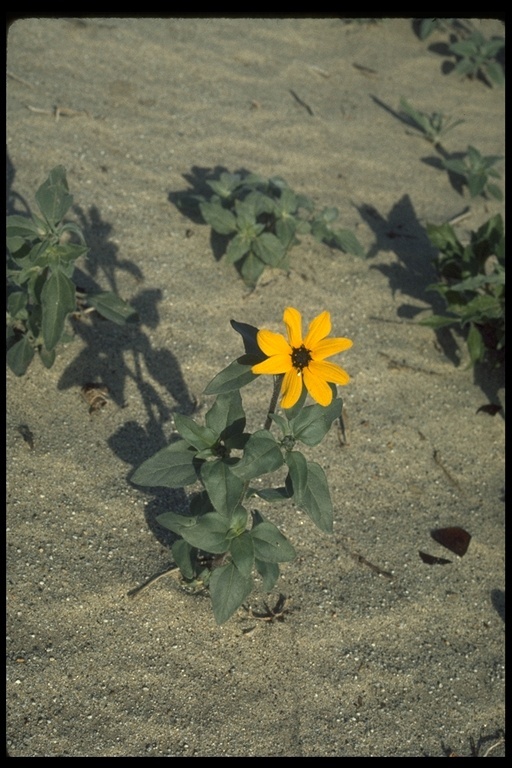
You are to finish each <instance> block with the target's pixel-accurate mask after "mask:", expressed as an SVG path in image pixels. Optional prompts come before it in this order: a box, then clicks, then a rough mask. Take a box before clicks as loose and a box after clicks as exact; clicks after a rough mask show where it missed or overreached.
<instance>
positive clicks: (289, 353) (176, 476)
mask: <svg viewBox="0 0 512 768" xmlns="http://www.w3.org/2000/svg"><path fill="white" fill-rule="evenodd" d="M283 321H284V325H285V327H286V337H285V336H283V335H282V334H280V333H275V332H273V331H269V330H266V329H261V330H258V328H255V327H254V326H252V325H248V324H246V323H240V322H236V321H234V320H232V321H231V325H232V327H233V328H234V330H235V331H237V332H238V333H239V334H240V335H241V337H242V341H243V345H244V350H245V351H244V354H242V355H241V356H239V357H238V358H237V359H236V360H234V361H233V362H232V363H230V365H228V366H227V368H225V369H224V370H222V371H221V372H220V373H218V374H217V375H216V376H215V378H214V379H213V380H212V381H211V382H210V383H209V384H208V386H207V387H206V389H205V394H207V395H215V396H216V398H215V401H214V402H213V405H212V406H211V408H210V409H209V411H208V412H207V413H206V415H205V420H204V424H198V423H197V422H196V421H195V420H194V419H192V418H191V417H190V416H185V415H182V414H177V415H176V417H175V425H176V430H177V432H178V437H177V439H176V440H174V441H173V442H171V443H170V444H169V445H168V446H166V447H165V448H163V449H161V450H160V451H158V453H156V454H155V455H154V456H152V457H151V458H150V459H148V460H147V461H145V462H144V463H143V464H142V465H141V466H140V467H139V468H138V469H137V470H136V472H135V474H134V475H133V477H132V481H133V482H134V483H135V484H137V485H141V486H150V487H156V486H163V487H167V488H177V487H182V486H188V485H196V488H197V490H195V492H193V493H192V495H191V496H190V508H189V511H188V514H180V513H178V512H175V511H172V510H170V511H168V512H164V513H163V514H161V515H159V517H158V522H159V523H160V524H161V525H162V526H163V527H164V528H167V529H169V530H171V531H172V532H173V533H174V534H176V536H177V539H176V540H175V542H174V543H173V545H172V555H173V558H174V561H175V563H176V565H177V566H178V567H179V569H180V572H181V577H182V579H183V581H184V582H185V584H188V585H192V587H193V588H195V587H198V588H200V589H203V588H207V589H208V591H209V594H210V597H211V602H212V608H213V613H214V616H215V619H216V621H217V623H219V624H221V623H223V622H225V621H227V620H228V619H229V618H230V616H232V615H233V613H234V612H235V611H236V610H237V609H238V608H239V607H240V606H241V605H242V603H243V602H244V600H245V599H246V598H247V596H248V595H249V593H250V592H251V591H252V589H253V587H254V579H255V576H256V575H257V576H258V578H259V580H260V581H261V584H262V585H263V588H264V589H265V590H266V591H267V592H270V591H272V589H273V588H274V586H275V584H276V582H277V580H278V578H279V563H284V562H288V561H291V560H293V559H294V557H295V549H294V547H293V545H292V544H291V543H290V541H288V539H287V538H286V537H285V536H284V534H283V533H282V532H281V531H280V530H279V528H278V527H277V526H276V525H275V524H274V523H273V522H271V521H270V520H268V519H267V518H266V516H264V515H263V513H262V512H261V506H262V504H282V503H283V502H287V501H288V502H291V503H292V504H294V505H295V506H296V507H297V508H298V509H300V510H303V511H304V512H306V513H307V514H308V515H309V517H310V518H311V520H312V521H313V522H314V523H315V525H317V526H318V527H319V528H320V529H321V530H322V531H325V532H327V533H329V532H331V531H332V527H333V508H332V502H331V497H330V493H329V487H328V484H327V478H326V475H325V473H324V471H323V469H322V467H321V466H320V465H319V464H317V463H316V462H314V461H311V460H310V459H308V458H306V456H305V455H304V454H303V453H302V452H301V450H300V448H301V445H305V446H308V447H310V446H316V445H318V444H319V443H320V442H321V441H322V440H323V438H324V437H325V436H326V434H327V432H328V431H329V429H330V427H331V425H332V423H333V422H334V421H335V420H336V419H338V418H340V417H341V411H342V407H343V403H342V400H341V398H340V397H338V395H337V389H336V385H337V384H340V385H345V384H348V382H349V380H350V379H349V376H348V374H347V373H346V372H345V371H344V370H343V369H342V368H340V367H339V366H338V365H337V364H335V363H332V362H328V361H327V360H326V358H328V357H331V356H332V355H335V354H338V353H339V352H343V351H345V350H347V349H349V348H350V347H351V346H352V342H351V341H350V339H347V338H341V337H340V338H331V337H329V334H330V332H331V319H330V314H329V312H322V313H321V314H319V315H318V316H317V317H316V318H315V319H314V320H313V321H312V322H311V323H310V324H309V327H308V331H307V333H306V335H305V336H303V335H302V318H301V314H300V312H299V311H298V310H296V309H294V308H293V307H288V308H286V309H285V311H284V315H283ZM261 375H270V376H272V377H273V386H272V394H271V398H270V403H269V406H268V409H267V413H266V416H265V422H264V426H263V428H262V429H257V430H256V431H254V432H253V433H250V432H247V431H246V415H245V412H244V408H243V404H242V398H241V394H240V390H241V389H242V388H243V387H244V386H246V385H248V384H250V383H251V382H252V381H254V380H255V379H257V378H258V377H259V376H261ZM308 395H309V396H310V397H311V399H312V400H313V401H315V402H313V403H312V404H307V405H306V400H307V397H308ZM279 398H281V399H280V407H281V412H280V413H277V412H276V407H277V404H278V400H279ZM278 470H282V471H283V473H284V481H283V484H282V485H280V486H278V487H270V486H267V485H266V484H265V481H264V478H265V476H267V475H268V474H269V473H271V472H275V471H278ZM262 478H263V482H262ZM249 507H250V509H249Z"/></svg>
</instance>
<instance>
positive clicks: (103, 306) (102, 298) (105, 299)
mask: <svg viewBox="0 0 512 768" xmlns="http://www.w3.org/2000/svg"><path fill="white" fill-rule="evenodd" d="M87 302H88V304H89V305H90V306H91V307H94V309H95V310H96V311H97V312H99V313H100V315H102V317H105V318H106V319H107V320H111V321H112V322H113V323H116V325H125V323H136V322H138V320H139V316H138V314H137V312H136V311H135V309H133V307H131V306H130V305H129V304H128V303H127V302H126V301H123V299H121V298H119V296H117V294H115V293H112V292H111V291H105V292H104V293H93V294H87Z"/></svg>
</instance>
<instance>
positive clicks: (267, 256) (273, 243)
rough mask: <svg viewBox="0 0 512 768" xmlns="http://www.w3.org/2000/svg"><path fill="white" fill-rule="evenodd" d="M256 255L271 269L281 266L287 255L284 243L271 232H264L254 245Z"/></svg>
mask: <svg viewBox="0 0 512 768" xmlns="http://www.w3.org/2000/svg"><path fill="white" fill-rule="evenodd" d="M252 250H253V252H254V253H255V255H256V256H257V257H258V258H259V259H261V261H263V262H264V263H265V264H268V265H269V266H271V267H277V266H279V263H280V262H281V261H282V259H283V256H284V254H285V249H284V246H283V243H281V241H280V240H279V238H278V237H276V235H273V234H272V233H271V232H263V234H261V235H260V236H259V237H257V238H256V239H255V240H254V241H253V243H252Z"/></svg>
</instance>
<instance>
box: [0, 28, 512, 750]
mask: <svg viewBox="0 0 512 768" xmlns="http://www.w3.org/2000/svg"><path fill="white" fill-rule="evenodd" d="M476 23H477V24H478V25H479V26H481V28H482V29H483V31H484V33H486V34H497V35H503V34H504V33H503V27H502V25H501V23H500V22H498V21H496V20H485V21H482V22H478V21H477V22H476ZM445 39H446V38H445V37H443V36H440V35H438V36H437V37H436V36H433V37H432V38H429V39H428V40H427V41H425V42H421V41H419V40H418V38H417V37H416V36H415V35H414V33H413V30H412V26H411V21H410V20H406V19H392V20H387V21H382V22H380V23H379V24H372V25H365V24H356V23H354V24H345V23H343V22H342V21H340V20H339V19H284V20H276V19H259V20H248V19H181V20H180V19H160V20H154V19H145V18H143V19H116V18H112V19H110V18H102V19H26V20H23V21H19V22H17V23H16V24H15V25H14V26H13V27H12V28H11V29H10V32H9V38H8V62H7V63H8V71H9V79H8V94H7V96H8V117H7V153H8V192H9V199H8V204H9V210H10V212H13V211H16V212H23V211H24V210H26V206H27V205H29V206H32V205H33V201H34V192H35V191H36V189H37V187H38V186H39V185H40V184H41V183H42V182H43V181H44V179H45V178H46V176H47V174H48V172H49V170H50V169H51V168H53V167H54V166H55V165H58V164H62V165H64V166H65V167H66V169H67V172H68V181H69V185H70V189H71V192H72V193H73V195H74V197H75V202H76V204H77V206H78V208H77V209H76V210H75V215H76V217H77V220H79V221H80V222H81V224H82V226H83V227H84V229H85V231H86V237H87V241H88V244H89V245H90V247H91V254H90V257H89V258H88V259H87V260H84V261H83V263H81V264H80V265H78V266H79V277H80V281H78V280H77V282H81V283H82V284H83V285H84V286H85V287H89V288H92V287H96V288H97V287H101V288H102V289H105V290H109V289H114V290H116V291H118V292H119V294H120V295H121V296H122V297H123V298H125V299H127V300H130V301H131V302H132V303H133V304H134V305H135V306H136V307H137V309H138V310H139V313H140V317H141V323H140V325H139V326H138V327H137V328H131V329H120V328H118V327H115V326H112V325H110V324H109V323H106V322H101V321H99V320H98V321H93V322H91V323H90V324H82V325H81V326H78V327H77V328H76V331H77V336H76V340H75V342H74V343H72V344H69V345H67V346H66V347H63V348H61V350H60V355H59V356H58V358H57V362H56V364H55V366H54V367H53V368H52V369H51V370H49V371H47V370H45V369H44V368H43V367H42V365H40V363H39V362H38V361H36V362H34V363H33V364H32V365H31V367H30V369H29V371H28V373H27V375H26V376H24V377H23V378H21V379H16V378H15V377H14V376H13V375H11V374H10V373H8V375H7V387H8V389H7V456H8V498H7V501H8V506H7V591H8V598H9V599H8V627H7V633H8V639H7V672H8V682H7V749H8V752H9V754H10V755H11V756H13V757H18V756H37V757H42V756H66V755H67V756H72V757H78V756H128V755H133V756H137V757H145V756H149V757H152V756H155V757H157V756H215V755H223V756H224V755H227V756H230V755H240V756H265V755H285V756H286V755H288V756H331V755H332V756H432V757H433V756H445V755H447V754H448V753H449V752H450V751H454V752H456V753H457V754H459V755H464V756H466V755H470V754H471V749H472V746H471V745H472V744H474V745H475V747H477V748H479V754H480V755H483V754H485V753H486V751H487V750H488V749H489V747H491V746H492V745H493V744H495V743H496V742H497V741H498V740H499V739H500V738H501V736H502V733H503V728H504V512H505V509H504V421H503V417H502V415H501V414H498V415H496V416H494V417H492V416H489V415H488V414H485V413H483V412H477V411H478V409H479V407H480V406H482V405H484V404H486V403H489V402H494V403H501V404H502V405H503V404H504V388H503V381H502V380H501V378H500V377H499V376H491V375H487V374H486V372H485V371H477V372H476V373H475V374H474V373H473V371H472V370H471V369H468V368H467V363H468V356H467V351H466V348H465V344H464V342H463V340H462V339H461V338H460V337H458V336H456V335H455V336H453V337H452V341H451V343H450V341H449V338H444V339H441V342H442V343H440V340H438V339H437V338H436V336H435V334H434V333H433V332H432V331H431V330H429V329H428V328H424V327H419V326H418V325H416V324H415V322H414V318H415V316H416V314H417V311H418V310H419V309H426V308H428V307H430V306H431V300H432V298H433V295H432V294H430V295H428V294H427V293H426V291H425V288H426V286H427V285H428V284H429V283H430V282H432V281H433V280H434V277H435V275H434V271H433V267H432V256H433V252H432V249H431V247H430V245H429V242H428V240H427V238H426V235H425V232H424V226H425V224H426V222H427V221H431V222H434V223H441V222H442V221H445V220H447V219H448V218H450V217H451V216H453V215H454V214H457V213H458V212H459V211H461V210H462V209H463V208H464V207H465V206H466V205H470V206H471V216H470V217H469V218H468V219H466V220H464V222H462V223H461V225H460V226H459V227H458V232H459V235H460V236H461V237H467V234H468V232H469V231H470V230H471V229H476V228H477V227H478V226H479V225H480V224H481V223H482V222H483V221H485V220H486V219H487V218H489V216H490V215H492V214H494V213H497V212H499V211H501V210H502V205H501V204H500V203H496V202H488V201H485V200H484V199H483V198H478V199H475V200H470V199H469V197H468V196H467V194H466V195H465V196H461V194H460V192H459V191H458V190H457V189H454V188H453V187H452V186H451V184H450V183H449V180H448V177H447V174H446V173H445V172H443V171H441V170H440V169H439V168H436V167H435V164H433V163H432V158H434V157H435V151H434V150H433V148H432V147H431V146H430V145H429V144H428V143H427V142H425V141H424V140H423V139H422V138H421V137H419V136H416V135H413V132H412V131H408V130H407V128H406V126H405V125H404V124H403V123H401V122H400V121H399V120H397V119H396V118H395V117H394V116H393V114H392V111H393V110H398V108H399V100H400V97H401V96H403V97H405V98H406V99H407V100H409V101H410V102H412V103H413V104H414V105H415V106H416V107H417V108H419V109H422V110H424V111H426V112H433V111H442V112H445V113H448V114H450V115H452V116H453V117H455V118H463V119H464V120H465V122H464V123H463V124H462V125H461V126H459V127H458V128H456V129H455V130H454V131H453V133H450V134H448V135H447V138H446V141H445V142H444V146H445V148H446V149H447V150H448V151H450V152H455V151H461V152H462V151H465V149H466V147H467V145H468V144H473V145H474V146H476V147H477V148H478V149H479V150H480V151H481V152H482V154H501V155H503V154H504V93H503V90H499V89H491V88H488V87H486V86H485V85H484V84H483V83H480V82H478V81H469V80H465V81H461V80H460V79H459V78H458V77H455V76H453V75H445V74H444V73H443V69H442V67H443V61H444V60H445V59H444V58H443V57H442V56H440V55H439V53H438V52H436V49H433V48H432V47H431V46H432V45H433V44H435V43H438V44H439V43H440V42H442V41H443V40H445ZM356 65H358V66H356ZM292 90H293V91H294V92H295V93H296V94H297V95H298V96H299V97H300V99H301V100H302V101H303V102H304V103H306V104H307V105H309V107H310V112H312V114H311V113H310V112H309V111H307V110H306V109H305V108H304V106H302V105H301V104H300V103H299V102H298V101H297V100H296V99H294V98H293V96H292V95H291V91H292ZM56 106H58V107H59V108H60V110H61V112H60V117H59V119H56V118H55V114H53V113H52V110H53V109H54V107H56ZM29 107H32V108H36V109H37V110H40V111H34V109H29ZM63 108H64V110H63ZM66 109H68V110H75V111H77V112H78V114H75V115H72V116H70V115H69V114H68V115H66V114H65V110H66ZM41 110H43V111H41ZM44 110H46V111H44ZM429 158H430V160H429ZM220 168H224V169H227V170H230V171H235V170H237V169H247V170H250V171H254V172H256V173H259V174H261V175H263V176H272V175H280V176H282V177H283V178H285V179H286V181H287V182H288V183H289V184H290V186H291V187H292V188H293V189H294V190H295V191H297V192H302V193H304V194H308V195H310V196H311V197H312V198H313V199H314V201H315V202H316V203H317V204H318V206H319V207H322V206H330V205H335V206H337V207H338V208H339V210H340V212H341V224H342V225H343V226H345V227H347V228H350V229H353V230H354V231H355V232H356V233H357V236H358V238H359V239H360V241H361V242H362V243H363V245H364V246H365V248H367V249H368V253H369V257H368V259H367V260H362V259H358V258H356V257H353V256H349V255H345V254H343V253H341V252H339V251H335V250H331V249H329V248H327V247H326V246H324V245H321V244H318V243H316V242H315V241H313V240H312V239H310V238H307V237H305V238H303V240H302V243H301V245H300V246H298V247H297V248H296V249H295V250H294V251H293V253H292V270H291V272H290V274H289V275H286V274H283V273H274V274H269V275H266V276H265V279H264V280H263V281H262V284H261V285H259V286H258V288H257V289H256V290H255V291H254V292H253V293H252V294H250V295H249V294H248V292H247V290H246V289H245V287H244V285H243V283H242V282H241V280H240V279H239V277H238V275H237V273H236V271H235V270H234V269H233V267H231V266H230V265H228V264H226V263H225V262H224V261H223V260H220V261H219V260H216V259H215V258H214V255H213V252H212V247H211V243H210V230H209V228H208V227H207V226H206V225H203V224H200V223H198V222H194V221H191V220H190V219H189V218H187V216H186V215H185V214H184V213H183V212H181V211H180V209H179V207H178V206H177V205H176V202H177V201H179V199H180V193H183V192H184V191H185V190H190V189H191V187H192V186H196V187H197V186H198V185H200V183H201V180H202V179H204V175H205V173H207V172H213V171H214V170H215V169H220ZM498 168H499V169H500V170H501V171H502V172H503V165H500V166H498ZM288 305H292V306H295V307H297V308H299V309H300V310H301V311H302V312H303V314H304V316H305V317H306V318H308V319H311V318H312V317H314V316H315V315H317V314H318V313H319V312H321V311H322V310H324V309H328V310H329V311H330V312H331V314H332V318H333V332H334V333H335V335H340V336H341V335H343V336H348V337H349V338H351V339H353V341H354V345H353V348H352V349H351V350H350V351H348V352H346V353H344V355H343V356H342V359H341V358H340V362H342V364H343V366H344V367H345V368H346V369H347V370H348V372H349V373H350V374H351V377H352V381H351V384H350V385H349V386H348V387H345V388H344V390H343V393H342V394H343V397H344V399H345V404H346V413H347V425H348V432H349V444H348V445H345V446H341V445H340V440H339V435H338V433H337V431H336V430H335V429H333V430H331V432H330V433H329V435H328V437H327V439H326V440H325V441H324V442H323V443H322V444H321V446H319V447H318V448H317V449H311V457H312V458H314V459H315V460H316V461H318V462H319V463H320V464H322V466H323V467H324V469H325V471H326V473H327V476H328V479H329V483H330V487H331V493H332V497H333V502H334V507H335V526H334V533H333V535H331V536H327V535H324V534H322V533H321V532H320V531H318V530H317V529H315V528H314V526H313V524H312V523H311V522H310V521H309V520H308V518H307V517H306V516H305V515H304V514H302V513H299V512H297V511H296V510H295V509H294V508H293V506H292V505H289V507H286V508H280V509H275V508H273V509H272V511H271V512H270V510H269V513H270V516H271V519H273V520H274V521H275V522H276V523H278V524H279V525H281V526H282V527H283V530H284V531H285V532H286V535H287V536H288V537H289V538H290V540H291V541H292V542H293V544H294V545H295V547H296V549H297V551H298V558H297V560H296V561H295V562H293V563H289V564H286V565H285V566H284V567H283V569H282V577H281V580H280V582H279V583H278V587H277V590H276V593H275V594H274V595H272V596H271V599H272V600H275V599H277V596H278V593H279V592H282V593H284V594H286V596H287V597H288V598H289V599H290V601H291V602H290V605H291V607H292V608H293V611H292V612H291V613H290V614H288V615H287V616H286V619H285V621H284V622H283V623H277V622H274V623H272V624H267V623H263V622H256V621H255V620H254V619H251V617H250V616H249V615H248V614H247V612H245V611H243V610H240V611H239V612H238V613H237V614H236V615H235V617H234V618H233V619H232V620H231V621H229V622H228V623H227V624H225V625H223V626H221V627H218V626H216V624H215V622H214V619H213V617H212V614H211V610H210V605H209V601H208V599H207V598H205V597H193V596H190V595H188V594H187V593H185V592H184V591H182V590H181V589H180V587H179V585H178V583H177V582H176V580H175V579H174V578H173V577H166V578H164V579H162V580H160V581H159V582H157V583H156V584H154V585H152V586H150V587H148V589H147V590H145V591H144V592H142V593H141V594H140V596H139V597H138V598H137V599H135V600H130V599H129V598H127V592H128V591H129V590H130V589H132V588H133V587H134V586H136V585H137V584H140V583H142V582H143V581H144V580H146V579H148V578H149V577H150V576H152V575H153V574H155V573H158V572H159V571H161V570H163V569H165V568H166V567H167V566H168V565H169V564H170V562H171V558H170V552H169V549H168V543H169V539H168V537H167V534H166V531H164V530H163V529H161V528H159V527H158V526H157V524H156V523H155V521H154V518H155V516H156V515H157V514H159V513H160V512H162V511H165V510H166V509H170V508H173V509H176V508H181V507H182V506H183V504H184V503H185V501H186V499H185V496H184V493H183V492H182V491H167V492H166V491H164V490H162V492H161V493H159V494H155V493H150V492H148V491H147V490H144V489H141V488H138V487H135V486H134V485H132V484H131V483H130V476H131V474H132V473H133V470H134V468H136V467H137V466H139V465H140V463H141V462H142V461H143V460H144V459H146V458H148V457H149V456H150V455H152V454H153V453H154V452H155V451H156V450H158V449H159V448H160V447H162V446H163V445H165V444H166V442H168V440H169V439H170V437H171V435H172V434H173V414H174V413H176V412H178V411H180V412H187V413H190V412H191V411H192V410H193V409H194V408H195V409H196V414H197V415H198V416H199V417H201V415H202V414H204V412H205V411H206V410H207V408H208V407H209V404H210V403H211V401H212V399H211V398H207V397H205V396H204V395H203V394H202V391H203V389H204V387H205V386H206V384H207V383H208V382H209V381H210V379H211V378H212V377H213V376H214V375H215V374H216V373H217V372H218V371H219V370H220V369H221V368H223V367H224V366H225V365H226V364H227V363H228V362H229V361H231V360H232V359H234V358H235V357H236V356H238V355H239V354H240V353H241V347H240V340H239V338H238V336H237V334H235V333H234V332H233V331H232V329H231V327H230V325H229V320H230V319H231V318H235V319H236V320H240V321H243V322H247V323H250V324H252V325H256V326H258V327H262V326H266V327H269V328H273V329H275V330H280V329H281V317H282V312H283V309H284V307H285V306H288ZM88 381H94V382H102V383H104V384H106V385H107V386H108V387H109V389H110V391H111V401H110V402H109V404H108V405H107V407H105V408H104V409H103V410H102V411H101V412H99V413H97V414H93V416H92V417H91V416H89V414H88V410H87V405H86V404H85V403H84V402H83V400H82V399H81V397H80V388H81V386H82V385H83V384H84V383H86V382H88ZM269 386H270V383H269V380H265V379H264V378H262V379H261V380H258V381H257V382H255V384H254V385H252V386H251V387H248V388H246V389H245V390H244V391H243V394H244V402H245V405H246V408H247V410H248V412H249V422H250V426H251V427H252V428H255V427H256V426H258V425H261V424H262V423H263V420H264V413H265V407H266V403H267V400H268V397H269ZM23 425H25V427H28V429H29V430H30V432H31V433H32V435H33V448H32V449H31V448H30V446H29V444H28V443H27V442H26V440H24V439H23V436H22V434H21V432H20V430H21V431H23ZM262 511H265V510H263V508H262ZM449 525H457V526H462V527H464V528H465V529H466V530H468V531H469V532H470V533H471V535H472V541H471V544H470V547H469V550H468V552H467V554H466V555H465V557H463V558H458V557H456V556H451V554H450V553H449V552H448V551H447V550H445V549H443V548H442V547H441V546H439V545H438V544H436V543H435V542H433V541H432V539H431V537H430V530H431V529H432V528H436V527H440V526H449ZM418 550H424V551H427V552H430V553H431V554H433V555H436V556H445V557H446V556H448V557H450V559H452V560H453V562H452V564H450V565H444V566H429V565H427V564H425V563H423V562H422V560H421V559H420V557H419V555H418ZM359 556H361V557H362V558H363V559H361V557H359ZM368 563H369V564H371V565H373V566H374V567H373V568H372V567H370V566H369V565H368ZM382 571H385V572H389V573H390V574H391V575H392V578H388V577H387V576H386V575H382V573H381V572H382ZM261 598H262V595H260V594H259V593H256V594H255V596H254V600H253V603H252V604H253V605H254V606H257V605H261ZM246 630H253V631H248V632H246ZM503 755H504V746H503V744H500V745H499V746H498V747H496V748H495V749H494V750H493V751H492V752H490V756H496V757H497V756H503Z"/></svg>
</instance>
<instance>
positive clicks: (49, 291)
mask: <svg viewBox="0 0 512 768" xmlns="http://www.w3.org/2000/svg"><path fill="white" fill-rule="evenodd" d="M41 302H42V305H43V322H42V332H43V339H44V345H45V347H46V349H47V350H48V351H49V352H51V351H52V349H54V348H55V347H56V346H57V344H58V342H59V341H60V338H61V336H62V333H63V331H64V322H65V320H66V317H67V316H68V315H69V314H70V313H71V312H73V311H74V310H75V309H76V298H75V285H74V283H73V282H72V281H71V280H70V279H69V277H67V276H66V275H65V274H64V273H63V272H60V271H56V272H52V274H51V275H50V277H49V279H48V280H47V281H46V283H45V284H44V288H43V290H42V292H41Z"/></svg>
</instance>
